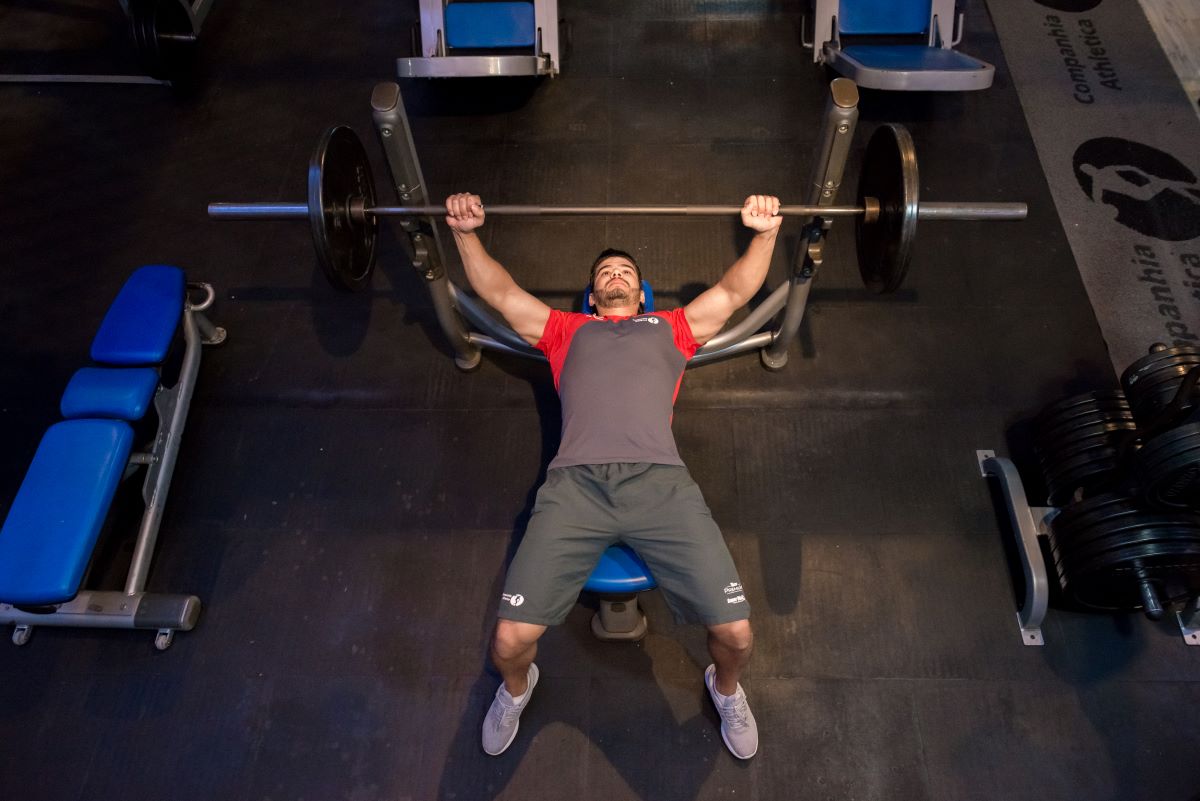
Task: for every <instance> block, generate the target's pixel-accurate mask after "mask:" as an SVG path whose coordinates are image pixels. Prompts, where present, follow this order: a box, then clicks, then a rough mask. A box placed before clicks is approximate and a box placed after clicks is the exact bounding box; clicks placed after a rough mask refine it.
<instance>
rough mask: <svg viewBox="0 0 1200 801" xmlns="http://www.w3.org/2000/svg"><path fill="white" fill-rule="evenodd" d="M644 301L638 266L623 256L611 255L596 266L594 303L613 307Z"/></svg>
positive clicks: (593, 284)
mask: <svg viewBox="0 0 1200 801" xmlns="http://www.w3.org/2000/svg"><path fill="white" fill-rule="evenodd" d="M641 302H642V282H641V280H640V279H639V278H638V272H637V268H636V267H634V266H633V264H632V263H631V262H630V261H629V259H626V258H624V257H622V256H609V257H608V258H607V259H605V260H604V261H602V262H600V264H599V266H598V267H596V277H595V278H593V279H592V304H593V305H594V306H596V307H597V308H606V309H611V308H613V307H615V306H627V305H629V304H630V303H634V304H638V303H641Z"/></svg>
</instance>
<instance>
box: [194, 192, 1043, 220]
mask: <svg viewBox="0 0 1200 801" xmlns="http://www.w3.org/2000/svg"><path fill="white" fill-rule="evenodd" d="M869 200H870V202H868V203H867V204H866V205H865V206H780V207H779V213H780V214H781V215H783V216H787V217H792V216H797V217H856V216H858V215H860V214H861V215H864V216H865V217H866V219H865V220H864V222H866V223H868V224H869V223H872V222H874V221H875V220H876V219H877V218H878V214H879V206H878V200H876V199H875V198H870V199H869ZM484 211H485V212H487V214H489V215H504V216H509V217H583V216H613V217H618V216H625V215H631V216H641V215H648V216H662V217H726V216H729V215H732V214H740V213H741V211H742V207H741V206H527V205H508V206H505V205H497V206H492V205H485V206H484ZM346 212H347V213H348V214H350V215H351V218H353V219H359V218H361V217H362V216H363V215H367V214H370V215H374V216H377V217H430V216H438V215H444V214H445V213H446V207H445V206H371V207H369V208H368V207H366V206H363V205H362V204H361V201H360V199H359V198H350V199H349V200H348V202H347V203H346ZM310 214H311V210H310V209H309V207H308V206H307V205H303V204H300V203H210V204H209V206H208V216H210V217H213V218H216V219H223V220H288V219H308V217H309V215H310ZM1027 214H1028V207H1027V206H1026V205H1025V204H1024V203H948V202H941V203H922V204H920V206H918V208H917V217H918V218H919V219H922V220H927V219H933V220H1022V219H1024V218H1025V216H1026V215H1027Z"/></svg>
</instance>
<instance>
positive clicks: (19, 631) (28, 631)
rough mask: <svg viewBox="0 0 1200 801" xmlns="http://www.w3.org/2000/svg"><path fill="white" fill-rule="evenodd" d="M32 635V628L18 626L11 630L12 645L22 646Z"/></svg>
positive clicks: (22, 625)
mask: <svg viewBox="0 0 1200 801" xmlns="http://www.w3.org/2000/svg"><path fill="white" fill-rule="evenodd" d="M32 634H33V626H27V625H24V624H20V625H18V626H17V627H16V628H15V629H13V636H12V641H13V645H24V644H25V643H27V642H29V637H30V636H31V635H32Z"/></svg>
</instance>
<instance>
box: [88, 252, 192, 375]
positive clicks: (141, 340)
mask: <svg viewBox="0 0 1200 801" xmlns="http://www.w3.org/2000/svg"><path fill="white" fill-rule="evenodd" d="M185 290H186V286H185V284H184V278H183V270H180V269H179V268H178V267H170V266H168V265H165V264H148V265H146V266H145V267H139V268H138V269H137V270H135V271H134V272H133V275H131V276H129V279H128V280H127V281H126V282H125V285H124V286H123V287H121V291H120V292H118V293H117V297H116V298H115V299H114V300H113V302H112V305H111V306H109V307H108V313H107V314H106V315H104V321H103V322H102V323H100V330H99V331H97V332H96V338H95V339H94V340H92V359H93V360H94V361H97V362H101V363H103V364H116V365H145V364H159V363H160V362H162V360H163V359H165V358H166V357H167V349H168V348H169V347H170V346H171V340H172V338H173V337H174V336H175V329H176V328H178V327H179V318H180V316H181V315H182V314H183V302H184V292H185Z"/></svg>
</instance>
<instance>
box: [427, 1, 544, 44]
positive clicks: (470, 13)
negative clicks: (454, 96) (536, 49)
mask: <svg viewBox="0 0 1200 801" xmlns="http://www.w3.org/2000/svg"><path fill="white" fill-rule="evenodd" d="M445 24H446V46H447V47H478V48H489V47H532V46H533V44H534V42H535V41H536V38H537V24H536V23H535V22H534V15H533V3H519V2H518V3H512V2H497V3H450V4H448V5H447V6H446V23H445ZM554 24H558V21H557V20H554Z"/></svg>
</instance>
